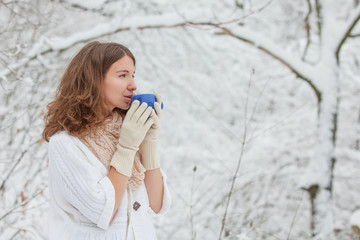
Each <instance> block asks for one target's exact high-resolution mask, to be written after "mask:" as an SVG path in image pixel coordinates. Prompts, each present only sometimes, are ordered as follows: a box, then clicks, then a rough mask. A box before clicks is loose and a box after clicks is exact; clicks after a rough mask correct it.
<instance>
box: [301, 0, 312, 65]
mask: <svg viewBox="0 0 360 240" xmlns="http://www.w3.org/2000/svg"><path fill="white" fill-rule="evenodd" d="M306 2H307V4H308V12H307V14H306V17H305V19H304V21H305V28H306V39H307V40H306V46H305V49H304V52H303V55H302V57H301V59H302V60H303V61H304V60H305V56H306V53H307V50H308V48H309V46H310V44H311V35H310V29H311V25H310V23H309V17H310V14H311V12H312V7H311V3H310V0H306Z"/></svg>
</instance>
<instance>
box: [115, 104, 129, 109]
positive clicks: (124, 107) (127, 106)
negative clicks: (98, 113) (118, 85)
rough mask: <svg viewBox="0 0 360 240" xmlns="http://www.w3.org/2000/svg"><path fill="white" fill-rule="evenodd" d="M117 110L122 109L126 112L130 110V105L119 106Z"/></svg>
mask: <svg viewBox="0 0 360 240" xmlns="http://www.w3.org/2000/svg"><path fill="white" fill-rule="evenodd" d="M117 107H118V108H120V109H122V110H128V109H129V108H130V103H123V104H121V105H119V106H117Z"/></svg>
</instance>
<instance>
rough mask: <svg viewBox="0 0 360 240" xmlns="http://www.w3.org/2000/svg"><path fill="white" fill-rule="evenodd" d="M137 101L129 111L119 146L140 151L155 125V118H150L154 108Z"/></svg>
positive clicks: (121, 132)
mask: <svg viewBox="0 0 360 240" xmlns="http://www.w3.org/2000/svg"><path fill="white" fill-rule="evenodd" d="M139 105H140V102H139V101H138V100H135V101H134V102H133V103H132V104H131V106H130V108H129V110H128V111H127V113H126V115H125V118H124V121H123V123H122V126H121V129H120V138H119V144H120V145H121V146H122V147H124V148H128V149H132V150H138V149H139V146H140V144H141V142H142V141H143V140H144V137H145V135H146V133H147V131H148V130H149V128H150V127H151V125H152V124H153V123H154V119H153V118H149V116H150V114H151V111H152V108H151V107H148V106H147V104H146V103H142V104H141V106H140V107H139Z"/></svg>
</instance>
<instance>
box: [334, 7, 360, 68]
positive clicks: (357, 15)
mask: <svg viewBox="0 0 360 240" xmlns="http://www.w3.org/2000/svg"><path fill="white" fill-rule="evenodd" d="M359 20H360V5H358V6H357V8H356V9H355V10H354V11H353V13H352V14H351V15H350V17H349V20H348V21H347V23H346V24H345V26H346V27H345V28H343V29H344V31H343V32H342V33H341V36H342V38H341V41H340V43H339V45H338V46H337V49H336V59H337V62H338V63H339V54H340V50H341V47H342V46H343V45H344V43H345V41H346V39H348V38H349V37H350V34H351V31H352V30H353V29H354V27H355V26H356V24H357V23H358V22H359Z"/></svg>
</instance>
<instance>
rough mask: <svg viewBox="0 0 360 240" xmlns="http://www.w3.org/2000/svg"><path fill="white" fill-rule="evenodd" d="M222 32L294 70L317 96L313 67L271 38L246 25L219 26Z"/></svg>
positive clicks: (317, 90)
mask: <svg viewBox="0 0 360 240" xmlns="http://www.w3.org/2000/svg"><path fill="white" fill-rule="evenodd" d="M219 28H220V29H221V30H222V31H223V32H224V34H226V35H228V36H231V37H234V38H236V39H239V40H241V41H244V42H247V43H249V44H252V45H254V46H255V47H257V48H258V49H260V50H262V51H264V52H266V53H267V54H268V55H270V56H271V57H273V58H275V59H277V60H278V61H280V62H281V63H282V64H284V65H285V66H286V67H288V68H289V69H290V70H291V71H292V72H294V73H295V74H296V75H297V76H298V77H299V78H301V79H303V80H304V81H306V82H307V83H308V84H309V85H310V86H311V88H313V90H314V91H315V92H316V94H317V96H319V95H320V94H319V88H318V87H317V86H316V85H315V83H314V82H313V81H312V77H311V76H312V74H313V67H312V66H310V65H308V64H307V63H305V62H302V61H300V60H298V59H297V58H296V57H294V56H292V55H291V54H290V53H288V52H286V51H285V50H284V49H283V48H281V47H279V46H278V45H277V44H276V43H274V42H273V41H272V40H271V39H268V38H267V37H265V36H264V35H262V34H258V33H255V32H253V31H251V30H249V29H247V28H246V27H237V28H236V29H234V30H233V29H232V30H230V29H228V28H225V27H219Z"/></svg>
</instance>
